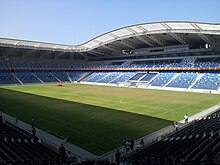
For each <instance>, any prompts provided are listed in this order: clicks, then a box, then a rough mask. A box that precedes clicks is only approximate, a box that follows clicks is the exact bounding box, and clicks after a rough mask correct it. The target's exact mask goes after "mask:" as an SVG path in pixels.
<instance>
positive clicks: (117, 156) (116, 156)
mask: <svg viewBox="0 0 220 165" xmlns="http://www.w3.org/2000/svg"><path fill="white" fill-rule="evenodd" d="M120 157H121V153H120V152H119V149H117V152H116V154H115V161H116V164H117V165H119V164H120Z"/></svg>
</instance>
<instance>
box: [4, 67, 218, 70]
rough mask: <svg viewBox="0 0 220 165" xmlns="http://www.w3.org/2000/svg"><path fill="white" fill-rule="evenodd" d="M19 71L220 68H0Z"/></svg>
mask: <svg viewBox="0 0 220 165" xmlns="http://www.w3.org/2000/svg"><path fill="white" fill-rule="evenodd" d="M0 70H17V71H33V70H34V71H220V68H192V67H189V68H0Z"/></svg>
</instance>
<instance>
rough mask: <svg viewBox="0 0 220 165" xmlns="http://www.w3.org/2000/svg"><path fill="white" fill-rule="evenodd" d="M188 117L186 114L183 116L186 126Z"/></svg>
mask: <svg viewBox="0 0 220 165" xmlns="http://www.w3.org/2000/svg"><path fill="white" fill-rule="evenodd" d="M188 118H189V117H188V115H187V114H185V116H184V119H185V124H187V123H188Z"/></svg>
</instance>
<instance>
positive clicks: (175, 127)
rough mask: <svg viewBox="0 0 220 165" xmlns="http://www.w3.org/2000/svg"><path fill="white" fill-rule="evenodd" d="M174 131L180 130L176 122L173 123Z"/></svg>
mask: <svg viewBox="0 0 220 165" xmlns="http://www.w3.org/2000/svg"><path fill="white" fill-rule="evenodd" d="M173 128H174V131H176V130H178V123H177V122H176V121H174V122H173Z"/></svg>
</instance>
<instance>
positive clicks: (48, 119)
mask: <svg viewBox="0 0 220 165" xmlns="http://www.w3.org/2000/svg"><path fill="white" fill-rule="evenodd" d="M219 101H220V95H214V94H199V93H188V92H174V91H160V90H149V89H136V88H123V87H109V86H97V85H84V84H65V85H64V86H63V87H58V86H56V84H47V85H27V86H4V87H1V88H0V111H3V112H5V113H8V114H10V115H12V116H16V117H17V118H18V119H20V120H23V121H25V122H27V123H29V124H30V123H31V117H32V116H33V117H34V118H35V125H36V127H37V128H40V129H42V130H44V131H46V132H49V133H51V134H53V135H56V136H58V137H68V141H69V142H71V143H73V144H75V145H77V146H79V147H82V148H84V149H86V150H88V151H90V152H92V153H94V154H97V155H101V154H104V153H106V152H108V151H110V150H112V149H115V148H116V147H119V146H121V142H122V140H123V139H125V138H126V139H131V138H133V139H138V138H141V137H143V136H145V135H147V134H150V133H152V132H154V131H156V130H158V129H161V128H163V127H165V126H168V125H170V124H171V122H172V121H174V120H175V121H178V120H182V119H183V116H184V114H186V113H187V114H188V115H189V116H191V115H193V114H196V113H198V112H200V111H202V110H205V109H207V108H209V107H211V106H213V105H215V104H218V103H219Z"/></svg>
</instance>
